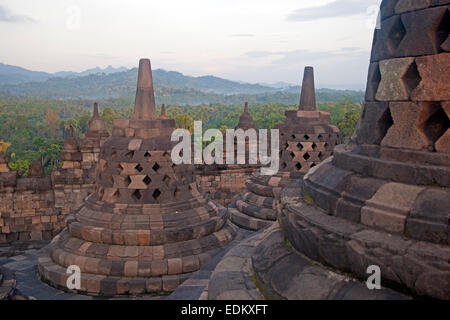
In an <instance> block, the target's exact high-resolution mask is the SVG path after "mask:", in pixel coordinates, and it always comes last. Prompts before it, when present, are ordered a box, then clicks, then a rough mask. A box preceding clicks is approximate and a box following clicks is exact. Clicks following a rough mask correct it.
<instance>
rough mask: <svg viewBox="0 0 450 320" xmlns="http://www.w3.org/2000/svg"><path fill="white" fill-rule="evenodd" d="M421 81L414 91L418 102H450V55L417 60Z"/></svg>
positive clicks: (414, 97) (413, 96) (414, 96)
mask: <svg viewBox="0 0 450 320" xmlns="http://www.w3.org/2000/svg"><path fill="white" fill-rule="evenodd" d="M416 64H417V70H418V72H419V74H420V78H421V81H420V83H419V85H418V86H417V87H416V88H415V89H414V90H413V91H412V94H411V98H412V99H413V100H416V101H448V100H450V53H441V54H437V55H432V56H425V57H418V58H416Z"/></svg>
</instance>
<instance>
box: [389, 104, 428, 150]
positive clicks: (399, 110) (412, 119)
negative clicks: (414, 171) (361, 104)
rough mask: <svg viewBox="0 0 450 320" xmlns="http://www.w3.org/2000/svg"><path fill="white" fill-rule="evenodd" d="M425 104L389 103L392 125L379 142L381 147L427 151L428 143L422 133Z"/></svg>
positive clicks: (426, 105)
mask: <svg viewBox="0 0 450 320" xmlns="http://www.w3.org/2000/svg"><path fill="white" fill-rule="evenodd" d="M426 108H428V104H426V103H416V102H391V103H390V104H389V109H390V112H391V115H392V119H393V125H392V126H391V127H390V128H389V130H388V132H387V134H386V136H385V137H384V139H383V140H382V141H381V145H382V146H387V147H393V148H408V149H416V150H428V148H429V147H430V146H429V142H428V139H427V138H426V136H425V134H424V132H423V123H424V122H425V120H426V119H424V111H423V110H424V109H426Z"/></svg>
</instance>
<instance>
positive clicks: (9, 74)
mask: <svg viewBox="0 0 450 320" xmlns="http://www.w3.org/2000/svg"><path fill="white" fill-rule="evenodd" d="M127 70H128V69H127V68H125V67H119V68H114V67H112V66H108V67H106V68H104V69H102V68H99V67H97V68H93V69H88V70H86V71H83V72H72V71H60V72H56V73H47V72H41V71H31V70H27V69H25V68H22V67H16V66H11V65H7V64H3V63H0V85H8V84H9V85H16V84H20V83H27V82H39V81H46V80H48V79H50V78H55V77H56V78H74V77H83V76H88V75H91V74H113V73H116V72H123V71H127Z"/></svg>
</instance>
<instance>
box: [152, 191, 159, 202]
mask: <svg viewBox="0 0 450 320" xmlns="http://www.w3.org/2000/svg"><path fill="white" fill-rule="evenodd" d="M152 197H153V199H155V200H156V201H158V200H159V198H161V191H159V189H155V191H153V194H152Z"/></svg>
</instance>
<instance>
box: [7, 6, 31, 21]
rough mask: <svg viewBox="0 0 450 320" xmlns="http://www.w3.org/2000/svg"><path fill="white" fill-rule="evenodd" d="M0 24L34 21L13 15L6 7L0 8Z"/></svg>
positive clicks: (23, 16)
mask: <svg viewBox="0 0 450 320" xmlns="http://www.w3.org/2000/svg"><path fill="white" fill-rule="evenodd" d="M0 22H35V20H34V19H32V18H30V17H28V16H25V15H21V14H14V13H12V12H11V11H10V10H9V9H8V8H7V7H5V6H0Z"/></svg>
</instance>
